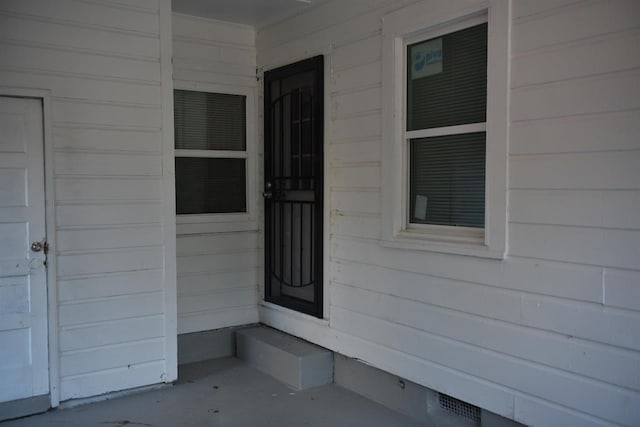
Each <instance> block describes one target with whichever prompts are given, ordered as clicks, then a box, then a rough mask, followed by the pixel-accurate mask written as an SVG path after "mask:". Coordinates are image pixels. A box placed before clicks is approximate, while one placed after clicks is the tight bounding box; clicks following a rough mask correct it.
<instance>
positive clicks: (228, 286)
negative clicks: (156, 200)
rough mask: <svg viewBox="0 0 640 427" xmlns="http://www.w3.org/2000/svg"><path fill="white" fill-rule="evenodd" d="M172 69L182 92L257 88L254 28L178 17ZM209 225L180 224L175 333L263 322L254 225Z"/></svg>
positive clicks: (251, 223)
mask: <svg viewBox="0 0 640 427" xmlns="http://www.w3.org/2000/svg"><path fill="white" fill-rule="evenodd" d="M173 66H174V72H173V78H174V82H175V85H176V87H178V88H180V89H191V90H203V91H212V92H216V91H218V90H219V88H225V87H226V88H230V87H248V88H255V86H256V53H255V31H254V30H253V28H251V27H247V26H243V25H237V24H231V23H225V22H220V21H214V20H209V19H203V18H196V17H191V16H187V15H180V14H174V15H173ZM227 90H228V89H227ZM247 120H254V117H247ZM207 227H208V228H209V230H207V231H210V232H203V229H202V225H192V224H178V236H177V253H178V333H189V332H197V331H203V330H208V329H216V328H223V327H227V326H235V325H243V324H247V323H255V322H257V321H258V309H257V303H258V297H257V295H258V290H257V285H258V282H257V281H258V266H259V265H261V257H259V256H258V252H257V250H258V249H257V224H256V222H255V220H254V221H252V222H244V223H243V222H230V223H226V222H220V223H216V224H208V225H207Z"/></svg>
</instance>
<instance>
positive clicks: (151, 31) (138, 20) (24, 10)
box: [0, 0, 160, 44]
mask: <svg viewBox="0 0 640 427" xmlns="http://www.w3.org/2000/svg"><path fill="white" fill-rule="evenodd" d="M156 3H159V2H158V1H156ZM0 11H4V12H8V13H10V14H12V15H14V14H17V15H26V16H28V17H33V18H32V19H34V20H36V21H39V20H45V21H54V22H62V23H65V24H67V25H71V26H73V25H78V26H82V27H87V26H89V27H94V28H100V29H106V30H111V31H118V30H119V31H127V32H132V33H134V34H140V35H145V36H147V37H148V36H154V35H157V34H158V32H159V29H160V23H159V22H158V16H157V13H149V11H134V10H132V9H130V8H122V7H109V5H108V3H106V2H102V3H98V2H95V3H94V2H76V1H73V0H60V1H58V2H56V3H51V2H43V1H40V0H7V1H3V2H2V7H0ZM42 42H43V40H42V39H39V40H38V44H41V43H42Z"/></svg>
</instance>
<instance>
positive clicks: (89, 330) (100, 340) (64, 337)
mask: <svg viewBox="0 0 640 427" xmlns="http://www.w3.org/2000/svg"><path fill="white" fill-rule="evenodd" d="M163 336H164V317H163V316H162V315H151V316H145V317H131V318H127V319H118V320H111V321H103V322H92V323H90V324H84V325H78V326H71V327H64V328H62V329H61V330H60V350H61V351H74V350H83V349H89V348H95V347H101V346H105V345H111V344H119V343H125V342H135V341H140V340H145V339H152V338H161V337H163Z"/></svg>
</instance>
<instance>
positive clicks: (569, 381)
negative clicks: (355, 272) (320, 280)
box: [332, 308, 640, 423]
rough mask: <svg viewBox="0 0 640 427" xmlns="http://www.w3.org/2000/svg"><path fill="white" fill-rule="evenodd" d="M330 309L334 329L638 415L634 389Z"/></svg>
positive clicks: (612, 414) (575, 402) (624, 416)
mask: <svg viewBox="0 0 640 427" xmlns="http://www.w3.org/2000/svg"><path fill="white" fill-rule="evenodd" d="M332 314H333V316H334V320H333V321H332V326H333V327H335V328H336V329H338V330H341V331H344V332H347V333H351V334H353V335H356V336H359V337H362V338H364V339H367V340H370V341H373V342H376V343H378V344H384V345H388V346H390V347H392V348H395V349H398V350H400V351H404V352H407V353H409V354H411V355H413V356H416V357H420V358H424V359H427V360H431V361H433V362H435V363H438V364H441V365H443V366H446V367H449V368H451V369H455V370H458V371H462V372H466V373H468V374H471V375H474V376H478V377H480V378H484V379H487V380H489V379H490V380H494V381H498V382H499V383H501V384H503V385H506V386H508V387H510V388H513V389H516V390H521V391H523V390H526V391H527V392H528V393H530V394H533V395H534V396H538V397H543V396H544V397H545V398H547V399H549V400H551V401H554V402H557V403H560V404H562V405H564V406H567V407H569V408H580V409H582V410H583V411H584V412H586V413H588V414H591V415H596V416H601V417H602V416H605V417H607V418H609V419H610V420H612V421H614V422H618V423H628V422H629V421H631V420H635V419H638V417H640V395H639V394H638V393H634V392H631V391H627V390H624V389H622V388H616V387H612V386H609V385H607V384H602V383H596V382H593V381H589V380H587V379H584V378H581V377H579V376H573V375H567V374H562V373H560V372H558V371H556V370H552V369H549V368H546V367H544V366H541V365H531V364H528V363H524V362H522V361H520V360H518V359H514V358H511V357H507V356H504V355H501V354H499V353H494V352H491V351H488V350H483V349H475V348H471V347H469V346H467V345H464V344H461V343H457V342H454V341H452V340H451V339H449V338H443V337H439V336H435V335H432V334H430V333H426V332H424V331H422V330H416V329H410V328H405V327H402V326H400V325H398V324H396V323H392V322H387V321H383V320H380V319H378V318H375V317H373V316H368V315H367V316H364V315H361V314H357V313H355V312H352V311H348V310H342V309H339V308H334V309H333V310H332ZM471 360H472V362H471ZM549 383H553V384H554V387H552V388H549V387H548V386H547V384H549ZM585 400H586V401H588V402H589V406H588V407H586V408H585V407H583V405H584V401H585ZM629 402H631V403H630V404H629Z"/></svg>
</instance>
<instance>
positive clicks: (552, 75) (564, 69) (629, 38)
mask: <svg viewBox="0 0 640 427" xmlns="http://www.w3.org/2000/svg"><path fill="white" fill-rule="evenodd" d="M638 44H640V30H631V31H628V32H624V33H614V34H613V35H607V36H603V37H601V38H596V39H587V40H581V41H579V42H576V43H571V44H568V45H560V46H558V47H554V48H550V49H548V50H545V51H544V52H533V53H530V54H522V55H518V56H516V57H515V58H514V60H513V65H512V66H513V68H512V70H513V76H514V78H513V79H512V80H511V86H512V87H514V88H517V87H521V86H528V85H536V84H541V83H547V82H553V81H559V80H565V79H575V78H581V77H587V76H590V75H598V74H605V73H612V72H614V73H615V72H619V71H620V70H630V69H634V68H637V67H638V66H640V57H639V56H638V54H637V53H638ZM594 58H597V60H594Z"/></svg>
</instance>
